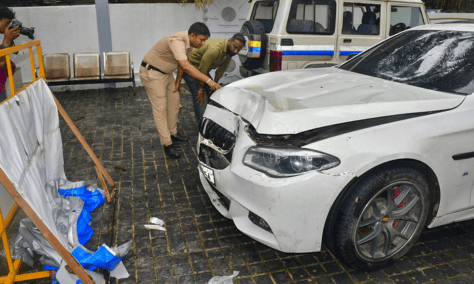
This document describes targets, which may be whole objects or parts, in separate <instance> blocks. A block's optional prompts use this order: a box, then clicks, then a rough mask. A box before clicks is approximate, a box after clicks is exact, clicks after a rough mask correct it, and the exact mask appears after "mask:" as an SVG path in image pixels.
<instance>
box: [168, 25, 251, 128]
mask: <svg viewBox="0 0 474 284" xmlns="http://www.w3.org/2000/svg"><path fill="white" fill-rule="evenodd" d="M245 42H246V40H245V38H244V36H243V35H242V34H240V33H237V34H235V35H234V36H233V37H232V38H230V39H210V40H207V42H206V44H205V45H204V46H203V47H201V48H199V49H194V50H193V51H192V52H191V55H190V56H189V62H190V63H191V64H192V65H193V66H194V67H196V68H197V69H198V70H199V71H200V72H201V73H203V74H207V75H208V76H209V72H210V71H211V70H213V69H216V74H215V78H214V81H215V82H218V81H219V79H221V78H222V76H223V75H224V72H225V70H226V69H227V67H228V66H229V63H230V60H231V58H232V56H234V55H236V54H237V53H239V51H240V50H241V49H242V47H244V46H245ZM181 75H182V77H183V79H184V81H186V84H187V85H188V88H189V91H190V92H191V96H192V98H193V104H194V115H195V116H196V121H197V122H199V121H200V120H201V119H202V115H203V114H204V111H205V110H206V106H207V101H208V98H209V96H210V89H209V87H208V86H206V84H204V82H201V81H199V80H196V79H194V78H192V77H191V76H189V75H188V74H180V73H179V72H178V78H177V81H178V80H180V79H181V77H180V76H181ZM205 94H206V95H205Z"/></svg>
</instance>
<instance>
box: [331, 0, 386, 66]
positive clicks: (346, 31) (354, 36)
mask: <svg viewBox="0 0 474 284" xmlns="http://www.w3.org/2000/svg"><path fill="white" fill-rule="evenodd" d="M340 5H341V7H340V13H339V19H338V24H339V25H338V31H337V32H338V41H337V49H336V52H335V53H336V56H337V60H338V62H341V63H342V62H344V61H346V59H347V57H348V56H349V55H352V54H358V53H360V52H362V51H365V50H367V49H368V48H370V47H371V46H373V45H374V44H376V43H378V42H380V41H381V40H382V39H384V38H385V33H386V31H385V28H386V25H384V24H383V23H385V22H386V15H385V5H386V3H385V2H382V1H350V0H347V1H341V3H340ZM341 12H342V13H341Z"/></svg>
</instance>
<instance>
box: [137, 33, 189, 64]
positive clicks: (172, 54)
mask: <svg viewBox="0 0 474 284" xmlns="http://www.w3.org/2000/svg"><path fill="white" fill-rule="evenodd" d="M192 49H193V48H192V47H191V45H190V43H189V36H188V32H187V31H184V32H178V33H175V34H172V35H169V36H167V37H165V38H162V39H161V40H160V41H159V42H157V43H156V44H155V45H154V46H153V47H152V48H151V49H150V51H148V53H147V54H146V55H145V58H143V61H145V63H148V64H150V65H152V66H154V67H156V68H158V69H160V70H161V71H163V72H165V73H173V72H174V71H175V70H176V69H178V60H188V56H189V54H190V53H191V50H192Z"/></svg>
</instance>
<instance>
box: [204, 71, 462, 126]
mask: <svg viewBox="0 0 474 284" xmlns="http://www.w3.org/2000/svg"><path fill="white" fill-rule="evenodd" d="M464 98H465V96H463V95H459V94H450V93H443V92H437V91H432V90H428V89H423V88H419V87H414V86H409V85H405V84H401V83H396V82H390V81H387V80H383V79H379V78H375V77H370V76H366V75H361V74H358V73H354V72H349V71H345V70H340V69H338V68H334V67H332V68H318V69H305V70H292V71H282V72H272V73H267V74H264V75H259V76H254V77H250V78H247V79H242V80H239V81H237V82H235V83H232V84H230V85H228V86H226V87H224V88H222V89H220V90H219V91H217V92H216V93H214V95H212V100H213V101H215V102H217V103H219V104H220V105H222V106H224V107H225V108H227V109H228V110H230V111H232V112H234V113H236V114H238V115H240V116H242V117H243V118H244V119H246V120H248V121H249V122H250V123H251V124H252V125H253V126H254V127H255V129H256V131H257V132H258V133H261V134H296V133H300V132H303V131H306V130H311V129H316V128H319V127H323V126H329V125H334V124H339V123H345V122H350V121H358V120H363V119H370V118H377V117H387V116H393V115H400V114H409V113H421V112H430V111H440V110H447V109H452V108H455V107H456V106H458V105H460V104H461V103H462V101H463V100H464Z"/></svg>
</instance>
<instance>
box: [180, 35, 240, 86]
mask: <svg viewBox="0 0 474 284" xmlns="http://www.w3.org/2000/svg"><path fill="white" fill-rule="evenodd" d="M231 59H232V56H230V55H228V54H227V39H209V40H207V41H206V44H205V45H204V46H203V47H201V48H199V49H194V50H193V51H192V52H191V55H189V59H188V60H189V62H190V63H191V64H192V65H193V66H194V67H196V68H198V69H199V71H201V73H203V74H208V73H209V71H211V70H212V69H216V68H217V70H216V76H215V78H214V81H215V82H218V81H219V79H220V78H222V76H223V75H224V72H225V70H226V69H227V66H229V63H230V60H231ZM198 82H199V84H200V85H203V84H204V82H201V81H198Z"/></svg>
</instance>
